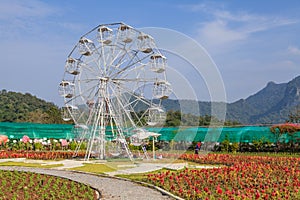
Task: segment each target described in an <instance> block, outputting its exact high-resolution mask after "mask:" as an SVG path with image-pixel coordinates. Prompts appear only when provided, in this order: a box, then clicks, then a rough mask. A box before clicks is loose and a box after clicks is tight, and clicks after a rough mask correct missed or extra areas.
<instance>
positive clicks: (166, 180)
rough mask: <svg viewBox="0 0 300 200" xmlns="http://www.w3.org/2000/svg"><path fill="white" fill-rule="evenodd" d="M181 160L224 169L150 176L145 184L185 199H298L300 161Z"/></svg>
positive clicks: (260, 158)
mask: <svg viewBox="0 0 300 200" xmlns="http://www.w3.org/2000/svg"><path fill="white" fill-rule="evenodd" d="M181 159H184V160H188V161H193V162H197V163H201V164H221V165H224V167H218V168H213V169H185V170H183V171H176V172H174V171H166V172H161V173H153V174H149V175H148V176H147V179H145V181H148V182H150V183H152V184H154V185H157V186H159V187H162V188H164V189H166V190H168V191H170V192H172V193H174V194H176V195H178V196H180V197H182V198H185V199H212V200H214V199H220V200H221V199H222V200H224V199H234V200H235V199H274V200H275V199H276V200H277V199H293V200H294V199H299V198H300V190H299V188H300V158H295V157H268V156H242V155H238V156H236V155H226V154H208V155H206V156H203V157H199V156H197V155H193V154H183V155H182V156H181Z"/></svg>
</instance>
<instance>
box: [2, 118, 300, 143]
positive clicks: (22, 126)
mask: <svg viewBox="0 0 300 200" xmlns="http://www.w3.org/2000/svg"><path fill="white" fill-rule="evenodd" d="M147 129H148V130H149V131H152V132H156V133H160V134H161V136H159V137H158V140H162V141H171V140H174V141H187V142H192V141H204V142H222V141H223V140H224V139H225V138H227V139H229V140H230V142H244V143H251V142H253V141H255V140H256V141H257V140H263V141H265V142H276V141H277V138H276V137H275V136H274V134H273V133H271V131H270V127H268V126H244V127H223V128H207V127H190V128H186V127H184V128H175V127H164V128H147ZM77 134H78V133H76V129H74V126H73V125H66V124H33V123H6V122H2V123H0V135H7V136H8V137H9V138H17V139H18V138H22V137H23V135H27V136H29V137H30V138H45V137H46V138H57V139H74V138H76V135H77ZM106 134H107V136H109V135H111V132H110V130H109V129H108V130H107V133H106ZM278 139H279V141H280V142H289V141H291V140H292V141H298V142H299V140H300V132H297V133H295V134H294V135H292V136H290V135H288V134H284V135H282V136H281V137H280V138H278Z"/></svg>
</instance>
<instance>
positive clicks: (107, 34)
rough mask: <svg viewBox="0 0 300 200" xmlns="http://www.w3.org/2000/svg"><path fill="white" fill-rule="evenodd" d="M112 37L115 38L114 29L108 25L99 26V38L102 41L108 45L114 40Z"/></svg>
mask: <svg viewBox="0 0 300 200" xmlns="http://www.w3.org/2000/svg"><path fill="white" fill-rule="evenodd" d="M112 38H113V31H112V29H110V28H108V27H106V26H100V27H99V28H98V40H99V42H100V43H103V44H106V45H108V44H110V43H111V42H112Z"/></svg>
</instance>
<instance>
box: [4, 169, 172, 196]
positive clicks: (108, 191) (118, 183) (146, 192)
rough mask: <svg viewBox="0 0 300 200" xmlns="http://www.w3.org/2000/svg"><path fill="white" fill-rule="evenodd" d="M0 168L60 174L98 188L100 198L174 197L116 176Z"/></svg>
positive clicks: (52, 170)
mask: <svg viewBox="0 0 300 200" xmlns="http://www.w3.org/2000/svg"><path fill="white" fill-rule="evenodd" d="M0 169H1V170H18V171H30V172H35V173H41V174H49V175H53V176H60V177H64V178H68V179H71V180H74V181H78V182H81V183H84V184H87V185H90V186H92V187H94V188H96V189H98V190H99V191H100V193H101V199H109V200H117V199H118V200H139V199H143V200H153V199H155V200H156V199H157V200H160V199H162V200H164V199H175V198H172V197H170V196H167V195H165V194H163V193H161V192H160V191H158V190H155V189H151V188H149V187H144V186H142V185H139V184H137V183H133V182H130V181H126V180H120V179H116V178H110V177H103V176H96V175H92V174H87V173H80V172H75V171H66V170H54V169H40V168H27V167H15V166H9V167H8V166H0Z"/></svg>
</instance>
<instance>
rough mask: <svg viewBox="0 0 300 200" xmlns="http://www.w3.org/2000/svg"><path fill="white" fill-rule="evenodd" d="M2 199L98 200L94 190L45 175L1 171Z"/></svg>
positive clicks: (0, 189) (0, 187)
mask: <svg viewBox="0 0 300 200" xmlns="http://www.w3.org/2000/svg"><path fill="white" fill-rule="evenodd" d="M0 180H1V184H0V191H1V192H0V193H1V199H24V200H26V199H28V200H29V199H30V200H39V199H86V200H90V199H97V195H96V193H95V191H94V189H93V188H91V187H89V186H87V185H84V184H82V183H78V182H74V181H71V180H68V179H64V178H60V177H54V176H50V175H45V174H36V173H32V172H18V171H2V170H1V171H0Z"/></svg>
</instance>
